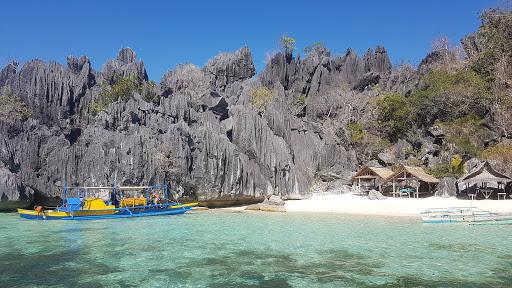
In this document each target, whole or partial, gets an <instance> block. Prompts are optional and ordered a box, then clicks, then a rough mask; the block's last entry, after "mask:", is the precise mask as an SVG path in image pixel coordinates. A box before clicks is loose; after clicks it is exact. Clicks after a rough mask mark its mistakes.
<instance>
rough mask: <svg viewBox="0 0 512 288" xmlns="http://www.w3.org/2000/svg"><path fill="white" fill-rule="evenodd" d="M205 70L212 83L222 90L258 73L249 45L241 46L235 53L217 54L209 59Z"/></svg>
mask: <svg viewBox="0 0 512 288" xmlns="http://www.w3.org/2000/svg"><path fill="white" fill-rule="evenodd" d="M203 71H204V74H205V75H206V77H207V78H208V79H209V80H210V84H211V85H212V86H213V87H215V88H217V89H220V90H224V89H225V88H226V86H228V85H230V84H232V83H234V82H237V81H242V80H245V79H247V78H251V77H252V76H254V75H255V74H256V69H255V68H254V64H253V62H252V55H251V50H249V48H247V47H243V48H240V49H239V50H238V51H236V52H235V53H222V54H219V55H217V56H215V58H213V59H212V60H210V61H208V63H207V64H206V66H205V67H204V68H203Z"/></svg>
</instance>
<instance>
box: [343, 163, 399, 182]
mask: <svg viewBox="0 0 512 288" xmlns="http://www.w3.org/2000/svg"><path fill="white" fill-rule="evenodd" d="M391 174H393V171H391V170H390V169H388V168H382V167H370V166H362V167H361V169H359V171H357V173H356V175H354V176H353V177H352V180H353V179H358V178H362V179H364V178H376V177H380V178H382V179H386V178H388V177H389V176H390V175H391ZM369 175H374V176H373V177H372V176H369Z"/></svg>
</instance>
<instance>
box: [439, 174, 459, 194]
mask: <svg viewBox="0 0 512 288" xmlns="http://www.w3.org/2000/svg"><path fill="white" fill-rule="evenodd" d="M434 195H435V196H437V197H442V198H449V197H455V196H457V180H456V179H455V178H454V177H444V178H442V179H441V181H440V182H439V184H437V189H436V192H435V194H434Z"/></svg>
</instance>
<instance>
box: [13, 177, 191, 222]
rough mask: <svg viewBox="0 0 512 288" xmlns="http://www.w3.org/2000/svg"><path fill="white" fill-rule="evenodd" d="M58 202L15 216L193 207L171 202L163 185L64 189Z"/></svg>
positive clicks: (128, 213)
mask: <svg viewBox="0 0 512 288" xmlns="http://www.w3.org/2000/svg"><path fill="white" fill-rule="evenodd" d="M99 191H108V192H109V194H110V197H109V198H110V201H104V200H103V199H101V198H100V197H99V196H98V194H99V193H100V192H99ZM135 194H137V195H136V196H135ZM125 196H127V197H125ZM62 199H63V200H62V205H61V206H59V207H56V208H54V209H51V210H47V209H45V208H44V207H42V206H36V207H35V208H34V210H27V209H18V214H19V215H20V216H21V217H23V218H26V219H36V220H94V219H115V218H129V217H144V216H158V215H177V214H183V213H185V212H187V211H188V210H190V209H192V207H194V206H196V205H197V203H189V204H181V203H178V202H173V201H171V200H170V199H169V190H168V187H167V185H166V184H157V185H153V186H136V187H131V186H125V187H123V186H116V185H114V186H112V187H108V186H106V187H66V186H65V187H64V192H63V197H62Z"/></svg>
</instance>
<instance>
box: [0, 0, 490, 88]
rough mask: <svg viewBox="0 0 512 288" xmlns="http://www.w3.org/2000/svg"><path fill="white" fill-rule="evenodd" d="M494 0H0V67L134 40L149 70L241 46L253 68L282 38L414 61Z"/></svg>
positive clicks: (99, 57)
mask: <svg viewBox="0 0 512 288" xmlns="http://www.w3.org/2000/svg"><path fill="white" fill-rule="evenodd" d="M497 4H499V1H496V0H428V1H427V0H423V1H415V0H396V1H391V0H390V1H382V0H381V1H370V0H357V1H323V0H314V1H277V0H275V1H267V0H252V1H221V0H218V1H194V0H187V1H179V2H175V1H149V0H146V1H131V0H125V1H99V0H89V1H81V2H79V1H71V0H67V1H64V0H62V1H50V0H48V1H23V0H17V1H5V2H3V3H1V4H0V5H1V6H0V7H1V9H0V15H1V16H0V17H1V19H2V21H1V22H2V24H1V25H0V35H2V36H1V39H2V40H1V41H0V64H1V65H2V66H3V65H5V64H6V63H7V62H9V61H11V60H13V59H14V60H18V61H20V62H22V63H23V62H25V61H27V60H30V59H33V58H39V59H43V60H55V61H58V62H61V63H65V59H66V56H68V55H77V56H80V55H87V56H88V57H89V58H90V59H91V62H92V64H93V66H94V68H95V69H97V70H99V69H101V66H102V65H103V63H105V62H106V60H107V59H109V58H113V57H115V55H116V54H117V51H118V50H119V49H120V48H122V47H126V46H128V47H131V48H133V49H134V50H135V52H137V55H138V57H139V58H140V59H142V60H144V63H145V65H146V69H147V70H148V74H149V77H150V78H151V79H153V80H156V81H159V80H160V78H161V77H162V75H163V74H164V73H165V72H166V71H168V70H170V69H172V68H174V67H175V66H176V65H178V64H180V63H194V64H196V65H198V66H203V65H204V64H205V63H206V62H207V61H208V59H210V58H212V57H214V56H215V55H216V54H217V53H219V52H223V51H224V52H229V51H234V50H236V49H238V48H239V47H241V46H244V45H247V46H249V47H250V48H251V51H252V54H253V59H254V63H255V65H256V68H257V70H258V72H259V71H261V70H262V69H263V68H264V61H265V55H266V54H268V53H272V52H273V51H276V50H277V49H278V45H277V43H278V39H279V38H280V37H281V36H282V35H289V36H291V37H294V38H295V39H296V41H297V52H301V51H302V49H303V48H304V47H305V46H308V45H309V44H311V43H315V42H319V41H320V42H323V43H325V45H326V46H327V47H328V48H329V49H331V51H332V52H333V53H334V54H343V53H345V51H346V49H347V48H349V47H351V48H353V49H355V50H356V51H357V52H358V53H360V54H361V53H364V52H365V51H366V49H368V48H369V47H375V46H376V45H384V46H385V47H386V48H387V50H388V53H389V55H390V57H391V61H392V62H393V63H399V62H410V63H412V64H417V63H418V62H419V61H420V60H421V59H422V58H423V57H424V56H425V54H426V53H427V52H428V51H429V49H430V44H431V42H432V40H433V39H435V38H436V37H439V36H443V35H444V36H447V37H448V38H450V39H451V40H452V41H454V42H456V43H458V41H459V39H460V38H461V37H462V36H464V35H466V34H468V33H471V32H473V31H475V30H476V29H477V28H478V25H479V19H478V15H479V13H480V12H481V11H482V10H483V9H485V8H488V7H491V6H495V5H497Z"/></svg>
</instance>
